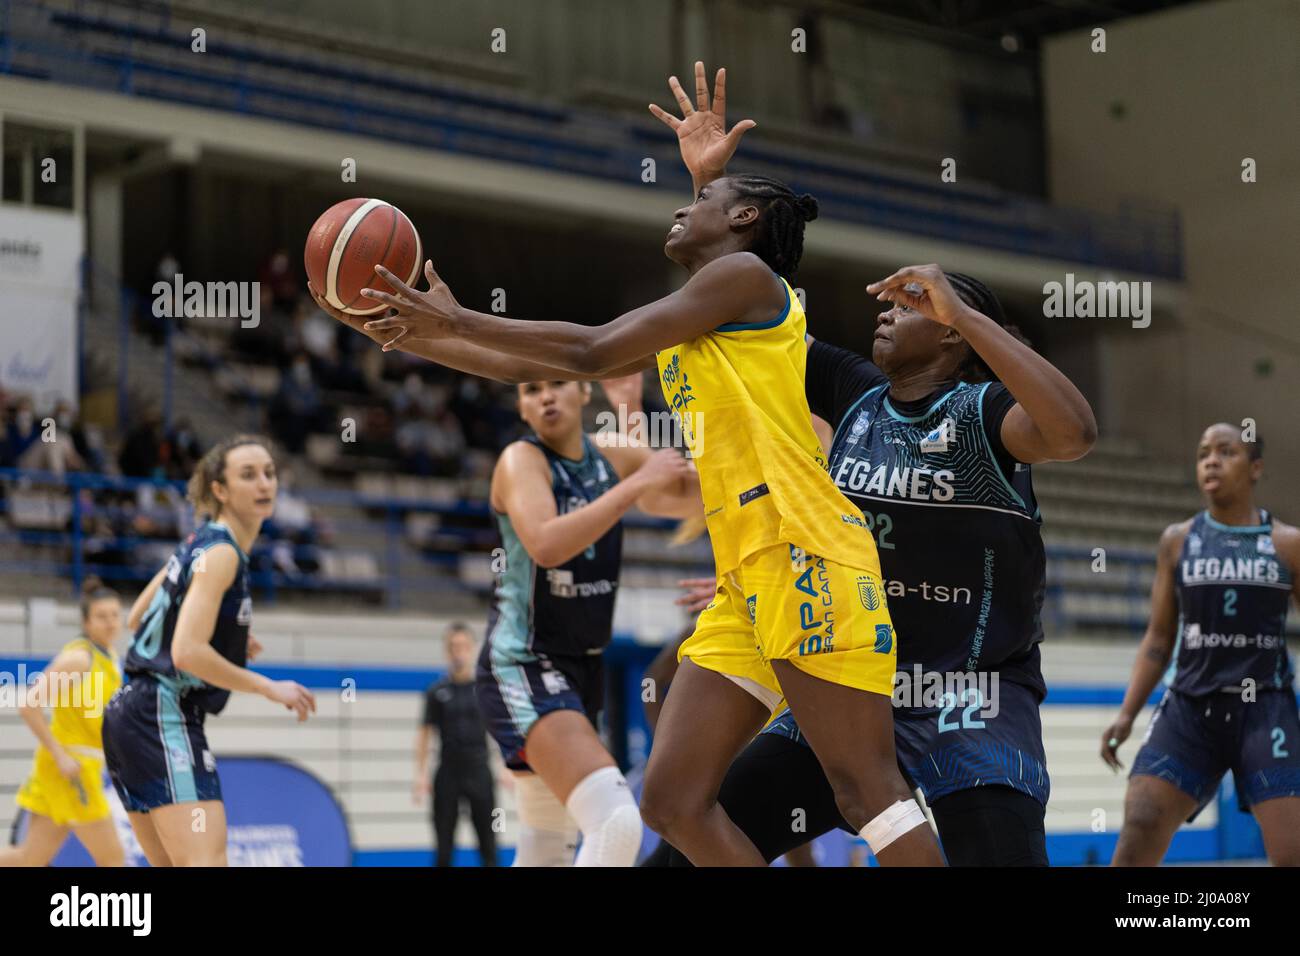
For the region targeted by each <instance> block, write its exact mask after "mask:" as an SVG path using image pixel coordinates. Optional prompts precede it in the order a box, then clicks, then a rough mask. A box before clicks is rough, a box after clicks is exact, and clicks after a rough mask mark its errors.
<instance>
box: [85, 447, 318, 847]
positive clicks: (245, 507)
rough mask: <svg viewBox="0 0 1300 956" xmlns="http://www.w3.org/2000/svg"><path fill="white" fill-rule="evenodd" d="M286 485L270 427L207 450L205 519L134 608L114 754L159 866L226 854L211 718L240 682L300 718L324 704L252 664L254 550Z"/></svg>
mask: <svg viewBox="0 0 1300 956" xmlns="http://www.w3.org/2000/svg"><path fill="white" fill-rule="evenodd" d="M277 485H278V483H277V479H276V471H275V462H274V460H272V458H271V452H270V449H269V447H268V445H267V444H266V442H265V441H264V440H263V439H261V438H257V437H254V436H251V435H236V436H234V437H232V438H228V439H226V440H225V441H223V442H221V443H219V444H218V445H216V446H215V447H213V448H212V449H211V450H210V451H208V453H207V454H206V455H204V456H203V458H202V460H200V462H199V464H198V466H197V467H196V468H195V470H194V474H193V476H192V477H191V478H190V482H189V494H188V497H189V500H190V503H191V504H192V505H193V506H194V512H195V521H196V524H197V528H196V529H195V531H194V532H193V533H192V534H191V535H190V536H189V537H187V538H186V539H185V540H184V541H182V542H181V544H180V545H179V546H178V547H177V549H176V552H175V553H174V554H173V555H172V556H171V558H169V559H168V561H167V563H166V564H165V565H164V566H163V567H162V569H161V570H159V572H158V573H157V574H156V575H154V577H153V580H151V581H150V582H149V584H148V586H147V587H146V588H145V589H144V591H142V592H141V593H140V596H139V597H138V598H136V601H135V604H134V605H133V606H132V607H131V614H130V617H129V618H128V620H127V624H128V626H129V627H131V628H132V629H133V630H134V632H135V636H134V639H133V640H132V642H131V648H130V650H129V651H128V653H127V657H126V665H125V668H124V670H125V672H126V678H127V683H126V684H125V685H124V686H123V687H122V689H121V690H119V691H118V692H117V694H116V695H114V697H113V699H112V700H111V701H109V704H108V708H107V710H106V712H105V715H104V753H105V756H106V757H107V758H108V772H109V776H110V777H111V778H112V780H113V785H114V787H115V788H116V789H117V793H118V796H120V797H121V798H122V804H123V806H125V807H126V811H127V815H128V816H129V817H130V819H131V827H132V829H133V830H134V831H135V835H136V838H137V839H138V840H139V841H140V846H141V848H142V849H143V850H144V853H145V856H146V857H147V858H148V860H149V863H150V865H151V866H225V865H226V814H225V806H224V805H223V804H222V802H221V781H220V780H219V779H218V777H217V764H216V759H215V758H214V757H213V755H212V751H211V750H209V749H208V743H207V737H206V735H205V733H204V729H203V724H204V720H205V718H206V717H207V716H208V715H209V714H219V713H221V711H222V710H223V709H224V708H225V706H226V703H227V701H228V700H229V699H230V694H231V692H232V691H243V692H245V693H251V694H260V695H261V696H263V697H266V698H268V699H269V700H272V701H274V702H275V703H278V704H282V705H284V706H285V707H286V708H288V709H289V710H292V711H294V712H295V713H296V714H297V715H298V719H299V720H300V721H303V720H306V719H307V716H308V715H309V714H310V713H312V712H314V711H315V709H316V698H315V697H314V696H313V695H312V694H311V692H310V691H308V690H307V689H306V688H305V687H303V686H301V685H300V684H297V683H295V682H294V681H287V680H286V681H272V680H270V679H269V678H267V677H264V676H262V675H261V674H258V673H255V672H253V671H251V670H248V669H247V667H246V666H245V665H246V663H247V662H248V661H249V660H250V659H252V658H253V657H254V656H255V655H256V653H257V652H258V651H259V650H260V646H259V645H258V644H257V642H256V641H255V640H254V638H253V636H252V635H251V634H250V633H249V625H250V624H251V622H252V616H253V599H252V595H251V593H250V591H249V586H248V551H249V549H251V548H252V546H253V542H255V541H256V540H257V535H258V532H259V531H260V530H261V527H262V522H263V521H265V520H266V519H267V518H269V517H271V514H272V512H273V511H274V510H275V494H276V488H277ZM196 812H197V813H199V814H201V817H202V819H203V821H204V825H203V826H202V827H196V826H195V825H194V821H195V814H196Z"/></svg>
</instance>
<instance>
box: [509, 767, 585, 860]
mask: <svg viewBox="0 0 1300 956" xmlns="http://www.w3.org/2000/svg"><path fill="white" fill-rule="evenodd" d="M515 797H516V799H517V801H518V811H519V840H518V842H517V843H516V845H515V861H514V863H512V864H511V866H573V854H574V852H575V851H576V850H577V848H578V825H577V824H576V823H575V822H574V821H573V818H572V817H570V816H569V814H568V811H566V810H565V809H564V804H562V803H560V801H559V800H558V799H556V796H555V794H553V793H551V788H550V787H548V786H547V785H546V784H545V783H544V782H543V781H542V778H541V777H539V776H537V775H536V774H531V773H530V774H522V775H519V776H517V777H516V778H515Z"/></svg>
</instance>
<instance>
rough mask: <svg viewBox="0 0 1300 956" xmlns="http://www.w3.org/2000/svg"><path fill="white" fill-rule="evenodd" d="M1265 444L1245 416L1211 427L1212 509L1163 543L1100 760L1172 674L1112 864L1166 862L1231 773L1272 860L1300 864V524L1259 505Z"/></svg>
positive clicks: (1207, 466)
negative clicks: (1291, 629) (1299, 630)
mask: <svg viewBox="0 0 1300 956" xmlns="http://www.w3.org/2000/svg"><path fill="white" fill-rule="evenodd" d="M1262 455H1263V447H1262V442H1261V441H1260V440H1259V439H1258V438H1256V440H1254V441H1243V440H1242V430H1241V428H1240V427H1238V426H1235V425H1227V424H1219V425H1212V426H1210V427H1209V428H1208V429H1206V431H1205V433H1204V434H1203V435H1202V436H1201V441H1200V444H1199V446H1198V448H1197V460H1196V475H1197V480H1198V483H1199V484H1200V486H1201V490H1202V492H1203V493H1204V495H1205V499H1206V510H1204V511H1202V512H1200V513H1199V514H1197V515H1195V516H1194V517H1193V518H1191V519H1190V520H1188V521H1184V522H1181V523H1180V524H1176V525H1171V526H1170V527H1169V528H1167V529H1166V530H1165V533H1164V534H1163V535H1162V536H1161V539H1160V550H1159V554H1158V557H1157V561H1156V578H1155V582H1154V584H1153V585H1152V590H1151V621H1150V623H1149V625H1148V627H1147V632H1146V635H1145V637H1144V638H1143V640H1142V645H1141V648H1140V649H1139V654H1138V659H1137V662H1136V663H1135V664H1134V667H1133V677H1132V679H1131V680H1130V683H1129V688H1128V692H1127V693H1126V694H1125V697H1124V703H1123V705H1122V707H1121V710H1120V716H1119V718H1118V719H1117V720H1116V721H1115V723H1114V724H1112V725H1111V726H1110V727H1108V728H1107V729H1106V732H1105V733H1104V734H1103V736H1102V759H1103V760H1105V761H1106V762H1107V763H1108V764H1109V765H1110V766H1111V767H1112V768H1115V769H1119V767H1120V763H1119V759H1118V757H1117V754H1116V752H1117V750H1118V748H1119V745H1120V744H1122V743H1123V742H1124V741H1125V740H1126V739H1127V738H1128V736H1129V734H1130V733H1131V731H1132V726H1133V720H1134V718H1135V717H1136V715H1137V713H1138V711H1140V710H1141V708H1142V707H1143V705H1144V704H1145V703H1146V701H1147V699H1148V697H1149V696H1150V694H1151V692H1152V690H1153V689H1154V687H1155V685H1156V683H1157V681H1159V679H1160V676H1161V673H1162V672H1164V670H1165V667H1166V665H1167V664H1168V663H1169V660H1170V658H1171V657H1172V658H1173V662H1174V663H1173V668H1172V676H1171V677H1170V679H1169V680H1168V686H1167V688H1166V690H1165V693H1164V696H1163V697H1162V698H1161V700H1160V703H1159V704H1158V705H1157V707H1156V710H1155V713H1154V714H1153V715H1152V717H1151V723H1150V725H1149V726H1148V728H1147V732H1146V736H1145V737H1144V738H1143V741H1142V747H1141V749H1140V750H1139V751H1138V754H1137V757H1136V758H1135V759H1134V761H1133V770H1132V773H1131V774H1130V777H1129V786H1128V793H1127V795H1126V798H1125V804H1124V827H1123V829H1122V831H1121V832H1120V837H1119V842H1118V844H1117V846H1116V848H1115V856H1114V858H1113V860H1112V863H1113V864H1114V865H1136V866H1142V865H1146V866H1151V865H1155V864H1157V863H1159V862H1160V860H1161V859H1162V858H1163V857H1164V855H1165V852H1166V851H1167V850H1168V848H1169V843H1170V841H1171V840H1172V839H1173V835H1174V833H1175V831H1176V830H1177V829H1178V827H1179V825H1180V824H1181V822H1182V821H1183V820H1189V821H1190V820H1193V819H1195V818H1196V816H1197V815H1198V814H1199V813H1200V811H1201V810H1202V809H1203V808H1204V807H1205V805H1206V804H1207V803H1209V802H1210V801H1211V800H1212V799H1213V798H1214V795H1215V793H1216V791H1217V790H1218V786H1219V781H1220V780H1221V779H1222V777H1223V774H1224V772H1225V771H1227V770H1231V771H1232V775H1233V778H1234V781H1235V784H1236V790H1237V802H1238V806H1239V807H1240V808H1241V810H1242V811H1249V812H1253V813H1254V815H1255V818H1256V820H1257V821H1258V822H1259V825H1260V830H1261V832H1262V834H1263V837H1264V847H1265V850H1266V851H1267V853H1268V857H1269V859H1270V860H1271V861H1272V862H1273V863H1274V864H1277V865H1300V717H1298V716H1297V706H1296V696H1295V690H1294V688H1293V686H1292V684H1293V681H1294V677H1295V673H1294V670H1293V669H1292V665H1291V658H1290V656H1289V655H1288V653H1287V647H1286V615H1287V606H1288V604H1289V603H1290V600H1291V599H1292V597H1293V596H1295V595H1297V594H1298V593H1300V592H1298V591H1297V588H1300V584H1297V581H1300V532H1298V531H1297V530H1296V529H1295V528H1294V527H1291V526H1290V525H1286V524H1283V523H1282V522H1280V521H1277V520H1276V519H1275V518H1274V517H1273V516H1272V515H1270V514H1269V513H1268V512H1267V511H1266V510H1264V509H1263V508H1259V507H1257V506H1256V505H1255V503H1254V485H1255V482H1256V481H1258V479H1259V476H1260V474H1261V472H1262V470H1263V457H1262Z"/></svg>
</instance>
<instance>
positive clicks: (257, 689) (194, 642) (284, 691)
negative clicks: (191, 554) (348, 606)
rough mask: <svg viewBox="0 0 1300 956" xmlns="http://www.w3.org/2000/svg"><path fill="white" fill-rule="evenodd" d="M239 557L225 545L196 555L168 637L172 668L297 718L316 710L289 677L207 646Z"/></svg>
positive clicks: (312, 700) (313, 702)
mask: <svg viewBox="0 0 1300 956" xmlns="http://www.w3.org/2000/svg"><path fill="white" fill-rule="evenodd" d="M238 570H239V555H238V554H237V553H236V552H235V549H234V548H233V547H231V546H230V545H228V544H218V545H215V546H213V547H212V548H210V549H209V550H208V551H206V552H204V553H203V554H202V555H201V556H200V557H199V558H197V559H196V561H195V563H194V567H193V569H192V577H191V579H190V586H189V590H187V591H186V592H185V599H184V600H183V601H182V602H181V609H180V612H179V613H178V614H177V616H176V630H175V632H174V634H173V635H172V663H173V664H175V665H176V668H177V670H183V671H185V672H187V673H190V674H193V675H194V676H195V677H197V678H199V680H201V681H204V682H205V683H208V684H211V685H212V686H214V687H220V688H222V689H223V690H230V691H243V692H244V693H249V694H260V695H261V696H263V697H266V698H267V699H269V700H273V701H275V702H276V703H279V704H284V706H285V707H287V708H289V709H290V710H292V711H295V712H297V714H298V719H299V720H300V721H302V720H306V719H307V715H308V714H309V713H312V712H314V711H315V710H316V698H315V696H314V695H313V694H312V693H311V691H309V690H307V689H306V688H305V687H303V686H302V685H300V684H297V683H295V682H294V681H273V680H271V679H270V678H267V677H264V676H263V675H261V674H258V673H256V672H255V671H251V670H248V669H247V668H245V667H240V666H239V665H238V664H232V663H231V662H230V661H228V660H226V659H225V658H224V657H222V656H221V655H220V654H218V653H217V652H216V651H215V650H214V649H213V647H212V635H213V633H214V631H215V630H216V626H217V614H218V612H219V611H220V610H221V598H222V596H223V595H224V594H225V593H226V590H227V589H228V588H229V587H230V585H231V584H233V583H234V581H235V574H236V572H237V571H238Z"/></svg>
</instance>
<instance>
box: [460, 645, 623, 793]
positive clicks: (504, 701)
mask: <svg viewBox="0 0 1300 956" xmlns="http://www.w3.org/2000/svg"><path fill="white" fill-rule="evenodd" d="M474 691H475V694H476V695H477V697H478V707H479V710H480V711H481V712H482V714H483V722H484V724H486V725H487V730H488V733H489V734H490V735H491V736H492V739H493V740H495V741H496V743H497V746H498V747H500V748H501V756H502V758H503V759H504V760H505V763H506V766H507V767H509V768H510V769H511V770H529V769H531V768H530V767H529V766H528V759H527V756H526V755H525V753H524V741H525V740H527V739H528V732H529V731H530V730H532V728H533V725H534V724H535V723H537V721H539V720H541V719H542V718H543V717H545V716H546V715H547V714H549V713H552V712H553V711H557V710H576V711H578V712H579V713H581V714H585V715H586V716H587V719H589V720H590V721H591V724H592V726H593V727H594V726H596V719H597V718H598V717H599V716H600V711H601V709H602V708H603V707H604V705H605V665H604V657H603V652H597V653H594V654H586V655H579V656H564V657H560V656H545V655H540V654H539V655H536V656H535V657H534V659H531V660H520V659H516V658H514V657H512V656H509V655H501V654H493V653H492V646H491V643H490V642H489V643H488V644H487V645H486V646H485V647H484V648H483V652H482V653H481V654H480V655H479V661H478V672H477V674H476V679H475V686H474Z"/></svg>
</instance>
